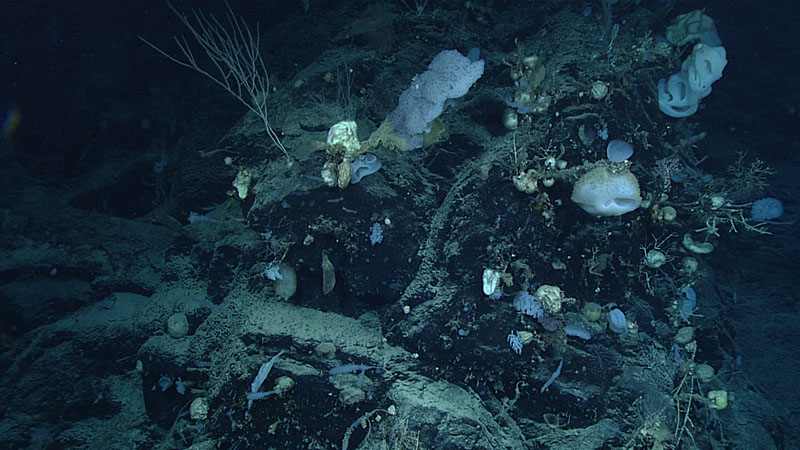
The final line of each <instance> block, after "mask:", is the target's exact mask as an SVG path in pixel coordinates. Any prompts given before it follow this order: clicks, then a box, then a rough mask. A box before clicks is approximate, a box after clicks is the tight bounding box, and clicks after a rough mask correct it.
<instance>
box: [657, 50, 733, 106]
mask: <svg viewBox="0 0 800 450" xmlns="http://www.w3.org/2000/svg"><path fill="white" fill-rule="evenodd" d="M727 64H728V60H727V58H726V53H725V48H724V47H714V46H711V45H707V44H697V45H695V46H694V51H693V52H692V54H691V55H689V57H688V58H686V61H684V62H683V64H681V71H680V72H678V73H676V74H674V75H672V76H670V77H669V78H668V79H667V78H662V79H661V80H659V81H658V108H659V109H660V110H661V112H663V113H664V114H666V115H668V116H670V117H687V116H691V115H692V114H694V113H695V112H696V111H697V106H698V105H699V104H700V100H702V99H703V98H705V97H706V96H708V94H710V93H711V84H712V83H714V82H715V81H717V80H719V79H720V78H722V70H723V69H724V68H725V66H726V65H727Z"/></svg>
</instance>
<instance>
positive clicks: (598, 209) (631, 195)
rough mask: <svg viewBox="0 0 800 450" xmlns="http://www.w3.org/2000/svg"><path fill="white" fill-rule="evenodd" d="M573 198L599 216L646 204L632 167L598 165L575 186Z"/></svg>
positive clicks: (621, 213)
mask: <svg viewBox="0 0 800 450" xmlns="http://www.w3.org/2000/svg"><path fill="white" fill-rule="evenodd" d="M570 198H571V200H572V201H573V202H575V203H577V204H578V206H580V207H581V209H583V210H584V211H586V212H588V213H589V214H594V215H595V216H621V215H623V214H625V213H627V212H631V211H633V210H634V209H636V208H638V207H639V205H640V204H641V203H642V196H641V194H640V193H639V182H638V181H637V180H636V177H635V176H633V174H632V173H631V172H630V171H629V170H628V169H622V170H618V171H612V170H609V169H608V168H607V167H597V168H595V169H592V170H591V171H589V172H588V173H586V174H585V175H584V176H582V177H580V178H579V179H578V181H577V182H576V183H575V186H573V187H572V197H570Z"/></svg>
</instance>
